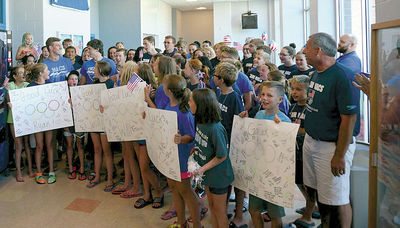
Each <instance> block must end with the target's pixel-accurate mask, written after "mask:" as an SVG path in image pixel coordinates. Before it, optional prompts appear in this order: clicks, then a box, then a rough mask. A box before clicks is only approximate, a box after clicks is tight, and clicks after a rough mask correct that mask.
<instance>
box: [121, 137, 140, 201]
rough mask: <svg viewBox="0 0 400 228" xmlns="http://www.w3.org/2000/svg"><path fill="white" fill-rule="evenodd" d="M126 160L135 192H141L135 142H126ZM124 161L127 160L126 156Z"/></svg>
mask: <svg viewBox="0 0 400 228" xmlns="http://www.w3.org/2000/svg"><path fill="white" fill-rule="evenodd" d="M126 160H127V161H128V168H129V173H130V174H131V176H132V182H133V192H137V193H138V192H140V171H139V165H138V163H137V160H136V156H135V151H134V147H133V142H126ZM124 162H125V157H124ZM125 175H126V174H125Z"/></svg>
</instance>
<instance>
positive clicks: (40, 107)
mask: <svg viewBox="0 0 400 228" xmlns="http://www.w3.org/2000/svg"><path fill="white" fill-rule="evenodd" d="M68 99H69V94H68V85H67V82H66V81H63V82H57V83H50V84H44V85H38V86H33V87H28V88H24V89H17V90H10V102H11V104H12V113H13V121H14V128H15V136H16V137H19V136H23V135H29V134H32V133H37V132H42V131H48V130H53V129H58V128H63V127H69V126H72V125H73V120H72V112H71V105H70V104H69V103H68Z"/></svg>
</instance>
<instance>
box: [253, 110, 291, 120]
mask: <svg viewBox="0 0 400 228" xmlns="http://www.w3.org/2000/svg"><path fill="white" fill-rule="evenodd" d="M276 115H277V116H278V118H279V119H281V121H282V122H287V123H290V119H289V117H287V116H286V115H285V114H284V113H283V112H278V113H277V114H276ZM274 116H275V114H273V115H267V114H266V113H265V110H261V111H259V112H257V114H256V116H255V117H254V119H260V120H261V119H265V120H274Z"/></svg>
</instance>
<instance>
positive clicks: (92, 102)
mask: <svg viewBox="0 0 400 228" xmlns="http://www.w3.org/2000/svg"><path fill="white" fill-rule="evenodd" d="M106 89H107V88H106V85H105V84H104V83H100V84H92V85H82V86H72V87H70V91H71V100H72V105H73V113H74V123H75V131H76V132H103V131H104V123H103V114H101V113H100V95H101V91H102V90H106Z"/></svg>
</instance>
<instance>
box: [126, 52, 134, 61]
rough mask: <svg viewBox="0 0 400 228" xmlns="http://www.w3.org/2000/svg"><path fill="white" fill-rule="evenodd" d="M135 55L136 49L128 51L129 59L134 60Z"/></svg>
mask: <svg viewBox="0 0 400 228" xmlns="http://www.w3.org/2000/svg"><path fill="white" fill-rule="evenodd" d="M134 56H135V51H132V50H131V51H128V59H129V60H133V57H134Z"/></svg>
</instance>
